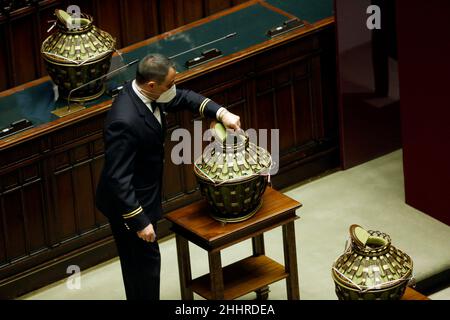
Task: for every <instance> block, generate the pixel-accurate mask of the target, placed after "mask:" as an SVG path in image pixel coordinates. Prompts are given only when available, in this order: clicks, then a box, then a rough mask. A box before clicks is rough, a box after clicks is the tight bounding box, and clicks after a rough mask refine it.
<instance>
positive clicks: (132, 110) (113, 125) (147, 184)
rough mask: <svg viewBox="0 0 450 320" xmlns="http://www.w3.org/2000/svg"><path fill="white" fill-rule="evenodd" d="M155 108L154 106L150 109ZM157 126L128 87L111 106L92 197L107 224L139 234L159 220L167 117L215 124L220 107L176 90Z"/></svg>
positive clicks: (191, 94) (129, 85)
mask: <svg viewBox="0 0 450 320" xmlns="http://www.w3.org/2000/svg"><path fill="white" fill-rule="evenodd" d="M153 105H154V103H152V106H153ZM158 106H159V107H160V110H161V122H162V126H161V125H160V124H159V122H158V120H157V119H156V117H155V116H154V115H153V113H152V112H151V111H150V110H149V109H148V107H147V106H146V105H145V104H144V102H142V100H141V99H140V98H139V97H138V96H137V95H136V93H135V92H134V91H133V88H132V85H131V82H130V83H128V84H127V85H126V86H125V87H124V88H123V89H122V91H121V93H120V94H119V95H118V96H117V98H116V99H115V100H114V102H113V104H112V107H111V110H110V111H109V113H108V115H107V117H106V122H105V129H104V142H105V163H104V167H103V171H102V173H101V176H100V181H99V184H98V186H97V192H96V205H97V208H98V209H99V210H100V211H101V212H102V213H103V214H104V215H105V216H107V217H108V218H109V220H110V221H111V222H115V223H124V224H125V226H126V228H128V229H130V230H132V231H139V230H142V229H143V228H145V227H146V226H147V225H148V224H149V223H155V222H156V221H158V220H159V219H160V218H161V216H162V205H161V202H162V199H161V196H162V195H161V192H162V190H161V188H162V176H163V160H164V139H165V132H166V120H165V115H164V111H165V112H174V111H179V110H183V109H187V110H191V111H192V112H200V114H201V115H204V116H207V117H211V118H215V117H216V112H217V110H218V109H219V108H220V106H219V105H218V104H217V103H215V102H214V101H212V100H210V99H207V98H205V97H203V96H201V95H199V94H197V93H195V92H193V91H190V90H183V89H177V94H176V97H175V98H174V99H173V100H172V101H171V102H169V103H165V104H158Z"/></svg>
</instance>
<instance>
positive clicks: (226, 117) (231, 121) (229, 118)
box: [220, 109, 241, 130]
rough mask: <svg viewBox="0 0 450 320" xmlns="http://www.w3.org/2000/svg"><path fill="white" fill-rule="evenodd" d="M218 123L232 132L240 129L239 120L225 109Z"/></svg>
mask: <svg viewBox="0 0 450 320" xmlns="http://www.w3.org/2000/svg"><path fill="white" fill-rule="evenodd" d="M220 122H222V123H223V125H224V126H225V127H226V128H230V129H234V130H239V129H240V128H241V118H240V117H239V116H237V115H235V114H234V113H231V112H230V111H228V110H226V109H224V111H222V113H221V114H220Z"/></svg>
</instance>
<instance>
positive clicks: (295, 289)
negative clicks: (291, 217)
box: [283, 221, 300, 300]
mask: <svg viewBox="0 0 450 320" xmlns="http://www.w3.org/2000/svg"><path fill="white" fill-rule="evenodd" d="M283 247H284V267H285V269H286V273H288V274H289V276H288V277H287V278H286V289H287V298H288V300H299V299H300V289H299V284H298V271H297V251H296V248H295V226H294V221H292V222H289V223H286V224H285V225H283Z"/></svg>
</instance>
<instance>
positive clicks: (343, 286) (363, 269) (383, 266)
mask: <svg viewBox="0 0 450 320" xmlns="http://www.w3.org/2000/svg"><path fill="white" fill-rule="evenodd" d="M350 240H351V244H350V246H349V247H348V248H347V250H346V252H345V253H344V254H343V255H342V256H340V257H339V258H338V259H337V260H336V261H335V262H334V264H333V267H332V277H333V280H334V283H335V287H336V294H337V296H338V298H339V299H340V300H397V299H400V298H401V297H402V296H403V294H404V292H405V289H406V286H407V285H408V282H409V281H410V280H411V279H412V271H413V262H412V260H411V258H410V257H409V256H408V255H407V254H405V253H403V252H402V251H400V250H399V249H397V248H395V247H394V246H393V245H392V244H391V239H390V237H389V236H388V235H387V234H385V233H383V232H380V231H371V230H370V231H366V230H364V229H363V228H362V227H360V226H358V225H352V226H351V227H350Z"/></svg>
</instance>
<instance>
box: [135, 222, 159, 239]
mask: <svg viewBox="0 0 450 320" xmlns="http://www.w3.org/2000/svg"><path fill="white" fill-rule="evenodd" d="M137 235H138V237H139V238H141V239H142V240H144V241H147V242H153V241H155V239H156V233H155V230H154V229H153V225H152V224H151V223H150V224H149V225H148V226H146V227H145V228H144V229H142V230H141V231H138V232H137Z"/></svg>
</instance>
